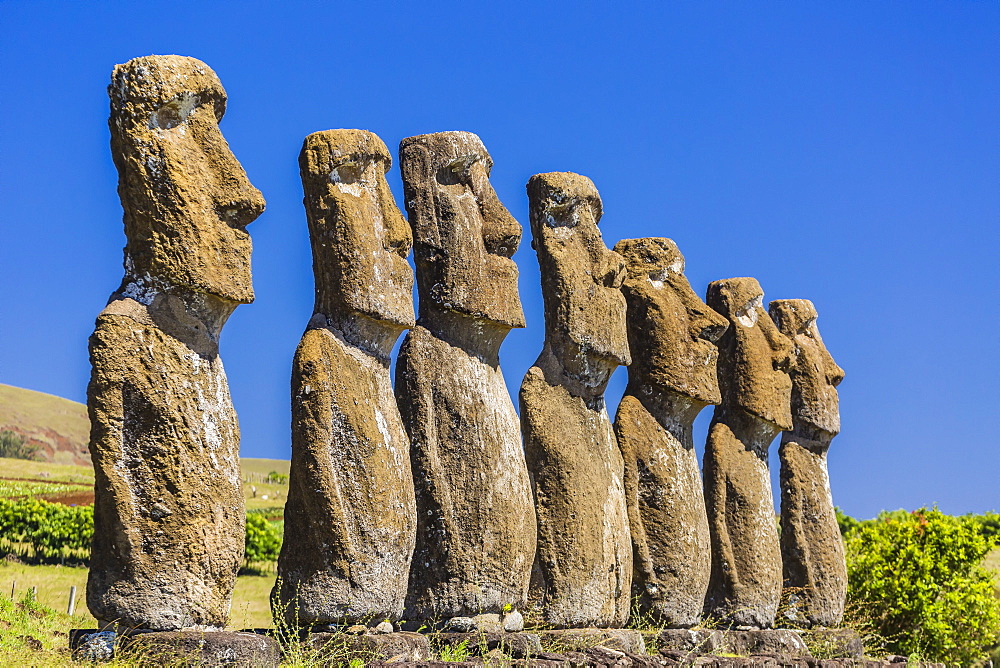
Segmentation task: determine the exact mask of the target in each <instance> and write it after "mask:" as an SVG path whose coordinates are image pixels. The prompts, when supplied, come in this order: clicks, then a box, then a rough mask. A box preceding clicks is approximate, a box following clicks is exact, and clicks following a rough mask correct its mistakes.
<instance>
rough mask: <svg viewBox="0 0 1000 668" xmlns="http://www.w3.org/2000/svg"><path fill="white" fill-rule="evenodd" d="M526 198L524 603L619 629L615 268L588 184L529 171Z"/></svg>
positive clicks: (624, 586) (622, 337)
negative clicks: (529, 354) (531, 494)
mask: <svg viewBox="0 0 1000 668" xmlns="http://www.w3.org/2000/svg"><path fill="white" fill-rule="evenodd" d="M528 202H529V207H530V212H531V231H532V235H533V239H534V241H533V245H534V248H535V250H536V252H537V254H538V262H539V266H540V269H541V276H542V296H543V299H544V303H545V344H544V347H543V349H542V353H541V354H540V355H539V357H538V359H537V360H536V361H535V364H534V366H532V367H531V368H530V369H529V370H528V372H527V374H526V375H525V377H524V381H523V382H522V384H521V392H520V402H521V426H522V430H523V433H524V448H525V454H526V457H527V461H528V468H529V470H530V471H531V474H532V480H533V483H534V486H535V501H536V510H537V513H538V557H537V563H538V566H539V572H540V576H541V579H540V582H538V585H537V587H538V590H539V591H538V593H537V595H534V594H533V599H534V598H537V599H538V600H539V601H540V603H541V606H542V614H543V616H544V619H545V621H546V623H547V624H549V625H551V626H553V627H556V628H570V627H584V626H597V627H607V626H620V625H622V624H624V623H625V622H626V621H627V619H628V615H629V604H630V596H631V576H632V546H631V543H630V540H629V525H628V514H627V510H626V503H625V490H624V487H623V481H622V478H623V475H624V463H623V461H622V455H621V452H620V451H619V449H618V443H617V441H616V439H615V435H614V430H613V428H612V425H611V420H610V419H609V417H608V413H607V409H606V407H605V404H604V389H605V387H606V386H607V382H608V379H609V378H610V376H611V373H612V372H613V371H614V370H615V368H616V367H618V366H619V365H621V364H628V362H629V352H628V345H627V342H626V333H625V300H624V298H623V297H622V294H621V292H620V290H619V287H620V286H621V282H622V279H623V275H624V263H623V261H622V258H621V256H620V255H618V254H617V253H615V252H613V251H611V250H609V249H608V248H607V247H606V246H605V245H604V241H603V240H602V238H601V233H600V231H599V230H598V228H597V223H598V221H599V220H600V218H601V213H602V209H601V200H600V196H599V195H598V193H597V189H596V188H595V187H594V184H593V183H592V182H591V181H590V179H588V178H586V177H584V176H580V175H578V174H571V173H565V172H556V173H551V174H538V175H536V176H533V177H532V178H531V180H529V181H528Z"/></svg>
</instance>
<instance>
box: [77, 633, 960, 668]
mask: <svg viewBox="0 0 1000 668" xmlns="http://www.w3.org/2000/svg"><path fill="white" fill-rule="evenodd" d="M271 632H272V631H271V630H270V629H266V630H265V629H260V630H258V633H246V632H238V633H233V632H221V631H220V632H206V633H199V632H191V631H184V632H152V631H145V632H143V631H134V632H132V633H128V634H120V635H116V634H115V633H114V632H111V631H105V632H100V631H98V630H96V629H75V630H73V631H71V632H70V646H71V648H72V649H73V650H74V656H76V657H77V658H79V659H83V660H90V661H101V660H109V659H111V658H112V656H113V655H114V654H117V655H118V656H121V657H129V658H132V659H133V660H136V659H138V664H139V665H149V666H153V665H192V666H240V667H246V668H271V667H276V666H278V665H279V661H281V660H284V661H285V662H290V663H296V664H298V663H302V662H306V663H308V664H309V665H316V666H347V665H349V664H351V663H352V662H361V663H363V664H364V665H365V666H371V667H372V668H404V667H408V668H480V667H487V666H488V667H490V668H500V667H505V668H506V667H510V668H514V667H518V668H520V667H521V666H524V667H525V668H527V667H529V666H533V667H535V668H589V667H594V668H605V667H607V668H611V667H628V666H634V667H635V668H653V667H654V666H678V667H680V666H700V667H704V668H779V667H785V666H787V667H789V668H904V667H905V665H906V659H905V658H904V657H889V659H881V660H873V659H866V658H864V657H863V647H862V646H861V639H860V638H859V637H858V635H857V634H856V633H854V632H852V631H846V630H819V631H802V632H796V631H790V630H785V629H768V630H758V631H736V630H713V629H697V630H695V629H690V630H689V629H666V630H663V631H659V632H640V631H635V630H630V629H567V630H531V631H529V632H491V631H473V632H469V633H457V632H437V633H413V632H395V633H376V632H371V633H364V634H356V633H311V634H309V635H308V636H306V638H305V639H304V640H303V642H301V643H298V644H296V643H292V644H291V645H290V646H289V647H288V648H286V649H287V650H288V653H287V654H286V655H285V656H284V657H282V656H281V650H280V647H279V645H278V643H277V641H276V640H275V639H274V638H272V637H270V635H268V633H271ZM803 636H805V638H806V639H807V640H808V641H809V646H811V647H813V648H814V649H819V650H820V651H821V655H822V656H824V657H838V658H824V659H817V658H814V657H812V656H811V655H810V653H809V649H808V647H807V645H806V642H805V640H804V639H803ZM817 654H820V652H819V651H818V652H817ZM922 665H923V666H924V667H926V668H937V667H936V666H935V664H922ZM941 668H943V666H942V667H941Z"/></svg>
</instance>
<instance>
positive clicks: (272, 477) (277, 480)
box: [267, 471, 288, 485]
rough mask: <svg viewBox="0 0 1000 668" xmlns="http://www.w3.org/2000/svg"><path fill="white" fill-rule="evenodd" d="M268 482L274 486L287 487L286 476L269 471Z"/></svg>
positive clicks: (285, 474)
mask: <svg viewBox="0 0 1000 668" xmlns="http://www.w3.org/2000/svg"><path fill="white" fill-rule="evenodd" d="M267 480H268V482H270V483H272V484H275V485H287V484H288V474H287V473H278V472H277V471H271V472H270V473H268V474H267Z"/></svg>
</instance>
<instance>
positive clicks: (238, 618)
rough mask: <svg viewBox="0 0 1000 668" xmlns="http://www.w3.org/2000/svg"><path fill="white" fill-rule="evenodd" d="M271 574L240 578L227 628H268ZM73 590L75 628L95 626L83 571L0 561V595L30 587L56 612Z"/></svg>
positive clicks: (72, 567)
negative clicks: (75, 596) (88, 605)
mask: <svg viewBox="0 0 1000 668" xmlns="http://www.w3.org/2000/svg"><path fill="white" fill-rule="evenodd" d="M275 577H276V576H275V574H273V573H272V574H270V575H241V576H240V577H239V579H238V580H237V581H236V591H235V592H234V593H233V609H232V613H231V615H230V626H231V627H232V628H234V629H242V628H260V627H267V626H271V611H270V608H269V605H268V600H269V595H270V591H271V587H273V586H274V580H275ZM73 586H75V587H76V593H77V600H76V612H77V614H76V615H75V617H76V618H77V619H78V627H79V628H93V627H94V625H95V624H96V623H97V622H96V621H95V620H94V618H93V617H91V616H90V613H89V612H87V601H86V588H87V569H86V568H84V567H80V566H28V565H25V564H15V563H10V562H5V561H0V594H2V595H4V596H10V595H11V589H12V588H13V590H14V598H15V599H17V598H19V597H20V596H21V595H22V594H23V593H24V592H26V591H28V590H29V589H31V588H32V587H37V588H38V602H39V603H40V604H42V605H44V606H46V607H48V608H52V609H53V610H56V611H59V612H66V609H67V605H68V603H69V591H70V587H73Z"/></svg>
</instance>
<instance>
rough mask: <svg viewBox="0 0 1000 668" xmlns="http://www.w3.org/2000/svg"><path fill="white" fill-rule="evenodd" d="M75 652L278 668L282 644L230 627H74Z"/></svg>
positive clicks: (152, 661) (147, 662)
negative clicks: (122, 629)
mask: <svg viewBox="0 0 1000 668" xmlns="http://www.w3.org/2000/svg"><path fill="white" fill-rule="evenodd" d="M69 643H70V649H71V650H72V651H73V656H74V657H75V658H77V659H78V660H83V661H107V660H110V659H112V658H115V657H118V658H126V657H127V658H129V659H130V660H132V661H134V662H136V663H137V664H138V665H143V666H164V665H195V666H234V667H237V668H277V666H278V664H279V663H280V661H281V648H280V646H279V645H278V643H277V641H276V640H275V639H274V638H271V637H269V636H266V635H259V634H254V633H237V632H231V631H145V630H142V629H138V630H135V631H130V632H127V633H116V632H114V631H101V630H100V629H72V630H71V631H70V634H69Z"/></svg>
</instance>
